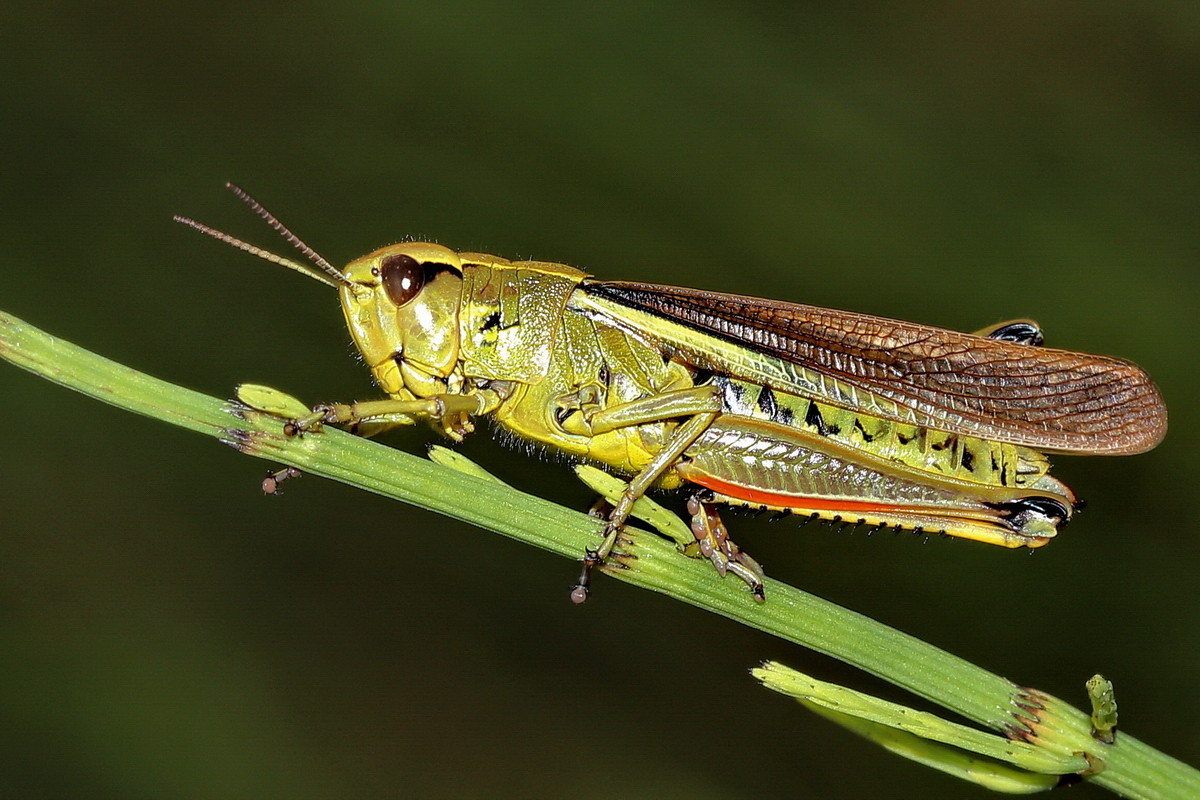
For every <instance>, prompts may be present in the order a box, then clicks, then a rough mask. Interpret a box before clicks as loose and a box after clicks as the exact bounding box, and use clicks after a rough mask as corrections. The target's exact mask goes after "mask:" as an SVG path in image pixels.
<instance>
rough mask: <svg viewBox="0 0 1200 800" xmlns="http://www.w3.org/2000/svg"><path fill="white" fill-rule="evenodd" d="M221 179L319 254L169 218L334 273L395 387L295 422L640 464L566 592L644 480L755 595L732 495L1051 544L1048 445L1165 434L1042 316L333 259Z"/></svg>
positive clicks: (428, 255) (1130, 380)
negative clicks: (977, 323) (917, 320)
mask: <svg viewBox="0 0 1200 800" xmlns="http://www.w3.org/2000/svg"><path fill="white" fill-rule="evenodd" d="M229 188H230V189H231V190H232V191H233V192H234V193H235V194H236V195H237V196H238V197H239V198H241V199H242V200H243V201H245V202H246V203H247V204H248V205H249V206H250V207H251V208H252V209H253V210H254V212H255V213H256V214H258V215H259V216H260V217H261V218H263V219H264V220H265V221H266V222H268V223H269V224H270V225H271V226H272V227H273V228H274V229H275V230H276V231H278V232H279V233H280V234H281V235H283V236H284V237H285V238H286V239H287V240H288V241H289V242H291V243H292V244H293V245H295V246H296V247H297V248H298V249H299V250H300V251H301V252H302V253H303V254H304V255H305V256H306V257H307V258H308V259H309V260H311V261H312V262H313V263H314V264H315V265H316V266H317V267H318V268H319V271H318V270H315V269H312V268H310V267H308V266H307V265H305V264H301V263H298V262H295V261H291V260H289V259H286V258H283V257H281V256H278V255H275V254H273V253H269V252H267V251H264V250H262V249H260V248H258V247H255V246H253V245H250V244H247V243H245V242H243V241H241V240H239V239H235V238H234V237H232V236H229V235H228V234H225V233H221V232H219V231H216V230H214V229H212V228H209V227H207V226H205V225H201V224H200V223H198V222H195V221H194V220H191V219H188V218H186V217H176V219H177V220H178V221H179V222H182V223H184V224H186V225H189V226H191V227H193V228H196V229H197V230H199V231H201V232H203V233H206V234H208V235H210V236H213V237H214V238H216V239H219V240H221V241H224V242H226V243H228V244H231V245H233V246H235V247H238V248H240V249H242V250H245V251H247V252H249V253H252V254H254V255H257V256H259V257H262V258H265V259H267V260H269V261H272V262H273V263H276V264H280V265H282V266H285V267H288V268H290V269H293V270H295V271H297V272H300V273H303V274H305V275H308V276H309V277H312V278H314V279H316V280H319V281H321V282H322V283H325V284H328V285H330V286H332V287H334V288H336V289H337V290H338V294H339V296H340V298H341V302H342V310H343V311H344V312H345V316H346V323H347V325H348V326H349V329H350V334H351V336H352V337H353V339H354V342H355V344H356V345H357V346H358V349H359V350H360V351H361V353H362V355H363V358H364V359H365V360H366V363H367V365H368V366H369V367H370V369H371V374H372V375H373V376H374V378H375V381H376V383H378V385H379V387H380V388H381V389H382V390H383V392H384V394H386V395H387V399H383V400H375V401H368V402H360V403H350V404H331V405H322V406H318V407H316V408H314V409H313V411H312V413H311V414H310V415H307V416H304V417H300V418H298V419H296V420H294V421H293V422H291V423H289V425H288V431H289V432H290V433H293V434H302V433H305V432H307V431H311V430H314V429H317V428H319V427H320V426H321V425H325V424H339V425H341V424H350V425H353V426H355V429H356V430H358V431H360V432H362V433H366V434H370V433H374V432H377V431H379V430H381V429H383V428H386V427H390V426H395V425H409V424H413V423H415V422H417V421H420V420H425V421H428V422H430V423H431V424H432V425H433V427H434V428H436V429H437V430H440V431H441V432H442V433H444V434H445V435H447V436H449V437H450V438H452V439H455V440H461V439H462V438H463V436H465V435H466V434H468V433H470V432H471V431H472V430H473V429H474V426H473V423H472V418H474V417H478V416H483V415H491V416H492V417H493V418H494V419H495V421H496V422H497V423H498V424H499V425H500V426H501V427H502V428H504V429H505V430H507V431H509V432H511V433H512V434H515V435H516V436H517V437H520V438H522V439H525V440H529V441H532V442H536V443H539V444H543V445H549V446H551V447H554V448H557V449H558V450H560V451H562V452H563V453H566V454H567V455H568V456H570V457H571V458H574V459H578V460H581V461H589V462H593V463H597V464H600V465H603V466H605V467H608V468H610V469H612V470H615V471H617V472H619V473H623V474H627V475H630V476H632V479H631V481H630V483H629V486H628V489H627V490H626V492H625V493H624V495H623V496H622V497H621V498H620V500H619V502H617V503H616V504H615V505H614V506H612V507H611V509H610V510H609V511H608V513H607V524H606V526H605V531H604V538H603V540H602V541H601V543H600V545H599V546H597V547H596V548H595V549H590V550H588V551H587V552H586V553H585V554H584V557H583V570H582V572H581V574H580V578H579V581H578V583H577V584H575V585H574V586H573V587H572V590H571V597H572V599H573V600H575V601H576V602H582V601H583V600H585V599H586V598H587V596H588V591H589V582H590V575H591V571H592V570H593V569H594V568H595V567H596V566H597V565H599V564H602V563H603V562H604V561H605V559H607V558H608V556H609V555H610V553H611V552H612V549H613V547H614V546H615V544H616V541H617V537H618V536H619V534H620V532H621V530H622V527H623V525H624V524H625V521H626V519H627V518H628V516H629V513H630V510H631V509H632V506H633V504H634V503H635V502H636V501H637V499H638V498H639V497H641V496H642V495H643V494H644V493H645V492H647V491H648V490H649V489H651V488H660V489H674V488H678V487H688V488H689V490H690V492H691V493H690V496H689V499H688V502H687V508H688V513H689V514H690V515H691V528H692V531H693V532H694V534H695V537H696V541H697V542H698V545H699V550H700V552H701V553H702V554H703V555H704V556H705V557H707V558H708V559H710V560H711V561H712V563H713V565H714V566H715V567H716V569H717V571H718V572H719V573H720V574H721V575H722V576H723V575H725V574H726V573H727V572H732V573H733V574H735V575H737V576H738V577H739V578H741V579H742V580H743V581H745V583H746V584H747V585H748V586H749V587H750V591H751V593H752V594H753V596H754V598H755V599H756V600H759V601H761V600H762V599H763V596H764V595H763V571H762V569H761V567H760V566H759V565H758V564H757V563H756V562H755V561H754V560H753V559H752V558H750V556H748V555H747V554H746V553H745V552H743V551H742V550H741V549H740V548H739V547H738V546H737V545H736V544H734V542H733V541H732V540H731V539H730V537H729V534H728V531H727V530H726V528H725V525H724V524H723V523H722V521H721V518H720V516H719V515H718V506H719V505H721V504H726V505H736V506H746V507H750V508H755V509H762V510H773V511H780V512H789V513H795V514H801V515H805V516H807V517H811V518H813V519H823V520H829V521H832V522H835V523H837V522H842V523H850V524H855V525H865V526H872V527H874V528H880V529H882V528H894V529H896V530H911V531H916V532H930V533H943V534H947V535H950V536H957V537H962V538H965V539H974V540H976V541H980V542H987V543H989V544H996V545H1001V546H1004V547H1021V546H1024V547H1040V546H1042V545H1044V544H1046V543H1047V542H1049V541H1050V540H1051V539H1052V538H1054V536H1055V535H1056V534H1057V533H1058V531H1059V529H1061V528H1062V527H1063V526H1065V525H1066V524H1067V523H1068V522H1069V521H1070V519H1071V515H1072V514H1073V513H1074V511H1075V510H1076V509H1077V508H1078V507H1079V503H1078V502H1077V500H1076V498H1075V496H1074V494H1073V493H1072V492H1071V490H1070V489H1069V488H1067V487H1066V486H1065V485H1064V484H1062V483H1061V482H1060V481H1058V480H1057V479H1055V478H1052V477H1051V476H1050V475H1049V474H1048V470H1049V467H1050V464H1049V461H1048V460H1047V458H1046V456H1045V455H1044V454H1045V453H1047V452H1054V453H1072V454H1093V455H1125V454H1131V453H1140V452H1143V451H1145V450H1149V449H1150V448H1152V447H1154V446H1155V445H1156V444H1158V442H1159V441H1161V440H1162V438H1163V436H1164V434H1165V433H1166V427H1167V413H1166V408H1165V406H1164V404H1163V401H1162V398H1161V396H1160V395H1159V393H1158V390H1157V388H1156V387H1155V385H1154V383H1153V381H1151V379H1150V378H1149V377H1148V376H1147V375H1146V373H1145V372H1143V371H1142V370H1141V369H1139V368H1138V367H1137V366H1136V365H1134V364H1132V363H1130V362H1128V361H1123V360H1120V359H1115V358H1109V357H1107V356H1097V355H1088V354H1085V353H1075V352H1071V351H1068V350H1055V349H1051V348H1047V347H1043V346H1042V335H1041V331H1040V330H1039V329H1038V328H1037V326H1036V325H1035V324H1033V323H1031V322H1028V321H1015V322H1011V323H1006V324H1003V325H998V326H993V327H991V328H988V329H985V330H983V331H979V332H978V333H975V334H967V333H957V332H954V331H949V330H943V329H940V328H933V327H928V326H925V325H918V324H914V323H910V322H901V321H897V320H891V319H885V318H882V317H874V316H869V315H866V314H857V313H853V312H849V311H835V310H831V309H826V308H819V307H816V306H809V305H799V304H795V303H785V302H781V301H777V300H764V299H760V298H756V297H745V296H740V295H732V294H722V293H718V292H708V291H702V290H699V289H685V288H679V287H673V286H659V285H655V284H650V283H634V282H614V281H598V280H594V279H592V278H590V277H589V276H588V275H587V274H586V273H584V272H581V271H580V270H578V269H575V268H573V267H568V266H565V265H563V264H554V263H547V262H541V261H508V260H506V259H503V258H499V257H497V256H492V255H486V254H482V253H459V252H455V251H453V250H450V249H448V248H446V247H442V246H441V245H437V244H429V243H425V242H407V243H402V244H395V245H390V246H388V247H383V248H380V249H379V250H376V251H374V252H372V253H369V254H367V255H365V256H363V257H362V258H359V259H356V260H354V261H352V262H350V264H349V265H348V266H347V267H346V268H345V269H342V270H339V269H337V268H335V267H334V266H333V265H331V264H330V263H329V262H328V261H326V260H325V259H324V258H322V257H321V256H319V255H318V254H317V253H316V252H314V251H313V250H312V248H310V247H308V246H307V245H305V244H304V243H303V242H301V241H300V239H298V238H297V237H296V236H295V235H294V234H292V233H291V232H290V231H288V230H287V228H285V227H284V226H283V225H282V224H281V223H280V222H279V221H278V220H277V219H275V217H273V216H272V215H271V214H270V213H269V212H267V211H266V210H265V209H264V208H263V207H262V206H261V205H259V204H258V203H257V202H256V201H255V200H254V199H252V198H251V197H250V196H249V195H247V194H246V193H245V192H243V191H242V190H241V189H239V188H237V187H236V186H233V185H229Z"/></svg>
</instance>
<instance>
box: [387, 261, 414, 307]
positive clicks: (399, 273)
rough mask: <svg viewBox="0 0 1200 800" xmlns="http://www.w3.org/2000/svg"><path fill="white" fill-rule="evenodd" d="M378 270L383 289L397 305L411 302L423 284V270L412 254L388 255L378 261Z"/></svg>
mask: <svg viewBox="0 0 1200 800" xmlns="http://www.w3.org/2000/svg"><path fill="white" fill-rule="evenodd" d="M379 270H380V279H381V280H382V281H383V288H384V290H385V291H386V292H387V294H388V297H389V298H390V299H391V301H392V302H393V303H395V304H396V305H398V306H402V305H405V304H406V303H409V302H411V301H412V299H413V298H414V297H416V296H417V294H418V293H419V292H420V291H421V287H422V286H424V285H425V270H423V269H422V268H421V265H420V264H418V263H417V260H416V259H415V258H413V257H412V256H406V255H402V254H401V255H394V256H388V257H387V258H385V259H384V260H383V261H382V262H381V263H380V265H379Z"/></svg>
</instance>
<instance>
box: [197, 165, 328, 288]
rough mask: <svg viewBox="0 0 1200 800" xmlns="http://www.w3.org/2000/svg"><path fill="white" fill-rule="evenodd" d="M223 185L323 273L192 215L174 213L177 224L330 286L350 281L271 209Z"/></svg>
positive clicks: (231, 186) (243, 192) (234, 188)
mask: <svg viewBox="0 0 1200 800" xmlns="http://www.w3.org/2000/svg"><path fill="white" fill-rule="evenodd" d="M225 187H226V188H227V189H229V191H231V192H233V193H234V194H235V195H237V196H238V198H239V199H240V200H242V202H244V203H245V204H246V205H248V206H250V210H252V211H253V212H254V213H255V214H257V215H258V216H259V217H260V218H262V219H263V220H265V221H266V223H267V224H268V225H270V226H271V227H272V228H274V229H275V231H276V232H277V233H278V234H279V235H280V236H282V237H283V238H284V239H287V240H288V241H289V242H290V243H291V244H292V246H294V247H295V248H296V249H297V250H299V251H300V252H301V253H303V254H304V256H305V257H306V258H308V259H309V260H310V261H312V262H313V263H314V264H316V265H317V266H318V267H320V268H321V270H322V272H324V273H325V274H321V272H317V271H316V270H314V269H313V268H312V267H310V266H308V265H307V264H302V263H300V262H299V261H293V260H291V259H290V258H284V257H283V256H280V255H276V254H275V253H272V252H271V251H270V250H264V249H263V248H261V247H256V246H255V245H252V244H250V243H248V242H244V241H242V240H241V239H238V238H237V237H236V236H230V235H229V234H228V233H224V232H222V231H219V230H217V229H216V228H210V227H209V226H207V225H205V224H203V223H200V222H196V220H194V219H191V218H190V217H184V216H180V215H178V214H177V215H175V217H174V219H175V221H176V222H178V223H180V224H183V225H187V226H188V227H189V228H193V229H195V230H198V231H200V232H201V233H203V234H205V235H207V236H211V237H212V238H214V239H216V240H217V241H219V242H224V243H225V244H228V245H232V246H233V247H236V248H237V249H239V250H243V251H245V252H247V253H249V254H250V255H253V256H258V257H259V258H261V259H263V260H265V261H270V262H271V263H272V264H278V265H279V266H281V267H287V268H288V269H290V270H293V271H295V272H299V273H300V274H301V275H306V276H308V277H310V278H312V279H313V280H318V281H320V282H321V283H323V284H325V285H326V286H332V287H333V288H335V289H336V288H337V287H338V285H339V284H341V285H343V286H351V285H352V284H351V283H350V282H349V281H348V280H346V276H344V275H342V273H341V272H339V271H338V269H337V268H336V267H334V266H333V265H332V264H330V263H329V262H328V261H326V260H325V259H324V258H322V257H321V255H320V254H319V253H317V251H315V250H313V249H312V248H311V247H309V246H308V245H306V244H305V243H304V242H303V241H301V239H300V237H299V236H297V235H296V234H294V233H292V232H291V231H290V230H288V229H287V228H286V227H285V226H284V225H283V223H282V222H280V221H279V220H277V219H276V218H275V216H274V215H273V214H271V212H269V211H267V210H266V209H265V208H263V207H262V205H261V204H260V203H259V202H258V201H257V200H255V199H254V198H253V197H251V196H250V195H248V194H247V193H246V192H245V191H244V190H242V189H241V188H239V187H237V186H235V185H234V184H232V183H226V184H225ZM326 275H328V276H329V277H331V278H333V280H330V279H329V277H326Z"/></svg>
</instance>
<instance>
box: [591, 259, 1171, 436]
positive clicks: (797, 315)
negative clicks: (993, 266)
mask: <svg viewBox="0 0 1200 800" xmlns="http://www.w3.org/2000/svg"><path fill="white" fill-rule="evenodd" d="M583 290H584V291H585V292H587V293H589V294H594V295H599V296H602V297H606V298H608V299H610V300H612V301H615V302H617V303H620V304H622V305H625V306H627V307H630V308H636V309H641V310H643V311H646V312H648V313H651V314H654V315H657V316H661V317H664V318H667V319H670V320H673V321H675V322H679V323H682V324H684V325H687V326H688V327H690V328H693V329H695V330H699V331H704V332H706V333H709V334H712V335H713V336H716V337H719V338H721V339H725V340H728V341H732V342H737V343H740V344H742V345H745V346H747V347H750V348H753V349H754V350H756V351H758V352H761V353H765V354H768V355H771V356H776V357H778V358H781V359H784V360H787V361H791V362H794V363H796V364H798V365H800V366H804V367H807V368H809V369H814V370H817V371H819V372H822V373H824V374H826V375H829V376H830V377H833V378H836V379H837V380H840V381H843V382H845V383H846V384H848V385H850V386H853V387H855V388H856V389H858V390H861V391H866V392H870V393H873V394H876V395H881V396H883V397H887V398H889V399H891V400H894V401H895V402H897V403H899V404H901V405H903V406H905V407H906V408H909V409H912V410H913V412H914V413H915V414H916V418H917V421H918V422H920V423H921V424H926V425H929V426H931V427H934V428H939V429H942V430H949V431H953V432H958V433H963V434H966V435H970V436H979V437H984V438H990V439H995V440H998V441H1007V442H1012V443H1014V444H1022V445H1026V446H1029V447H1033V448H1037V449H1042V450H1055V451H1062V452H1077V453H1097V454H1112V455H1117V454H1127V453H1138V452H1142V451H1144V450H1149V449H1150V448H1151V447H1154V445H1156V444H1158V442H1159V441H1160V440H1161V439H1162V437H1163V435H1164V434H1165V432H1166V423H1167V415H1166V408H1165V406H1164V405H1163V401H1162V397H1161V396H1160V395H1159V393H1158V389H1157V388H1156V387H1155V385H1154V382H1153V381H1152V380H1151V379H1150V377H1149V376H1148V375H1146V373H1145V372H1143V371H1142V370H1141V369H1140V368H1139V367H1137V366H1136V365H1135V364H1131V363H1130V362H1128V361H1122V360H1120V359H1116V358H1109V357H1107V356H1096V355H1089V354H1086V353H1075V352H1071V351H1069V350H1055V349H1052V348H1048V347H1033V346H1029V345H1021V344H1016V343H1013V342H1006V341H1001V340H997V339H989V338H986V337H981V336H974V335H971V334H966V333H958V332H955V331H949V330H943V329H940V328H931V327H928V326H925V325H917V324H915V323H911V322H902V321H899V320H892V319H886V318H884V317H874V316H870V315H868V314H857V313H854V312H850V311H836V310H833V309H827V308H820V307H817V306H809V305H802V304H798V303H784V302H779V301H776V300H764V299H761V298H757V297H745V296H742V295H733V294H722V293H719V292H707V291H702V290H699V289H686V288H680V287H675V286H658V285H655V284H648V283H628V282H599V281H587V282H586V283H585V284H584V286H583ZM706 355H712V356H714V357H717V358H719V355H720V354H719V353H716V352H714V353H712V354H706ZM775 388H778V389H781V390H783V391H787V390H788V387H786V386H779V387H775ZM864 410H866V409H864Z"/></svg>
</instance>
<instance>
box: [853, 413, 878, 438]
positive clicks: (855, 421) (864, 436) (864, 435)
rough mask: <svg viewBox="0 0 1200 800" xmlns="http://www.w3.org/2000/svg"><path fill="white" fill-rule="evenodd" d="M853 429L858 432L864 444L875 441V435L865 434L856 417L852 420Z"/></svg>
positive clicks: (864, 429)
mask: <svg viewBox="0 0 1200 800" xmlns="http://www.w3.org/2000/svg"><path fill="white" fill-rule="evenodd" d="M854 427H855V428H857V429H858V432H859V433H861V434H862V440H863V441H864V442H866V443H867V444H870V443H871V442H873V441H875V434H873V433H867V429H866V428H864V427H863V424H862V420H861V419H859V418H858V417H857V416H856V417H855V418H854Z"/></svg>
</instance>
